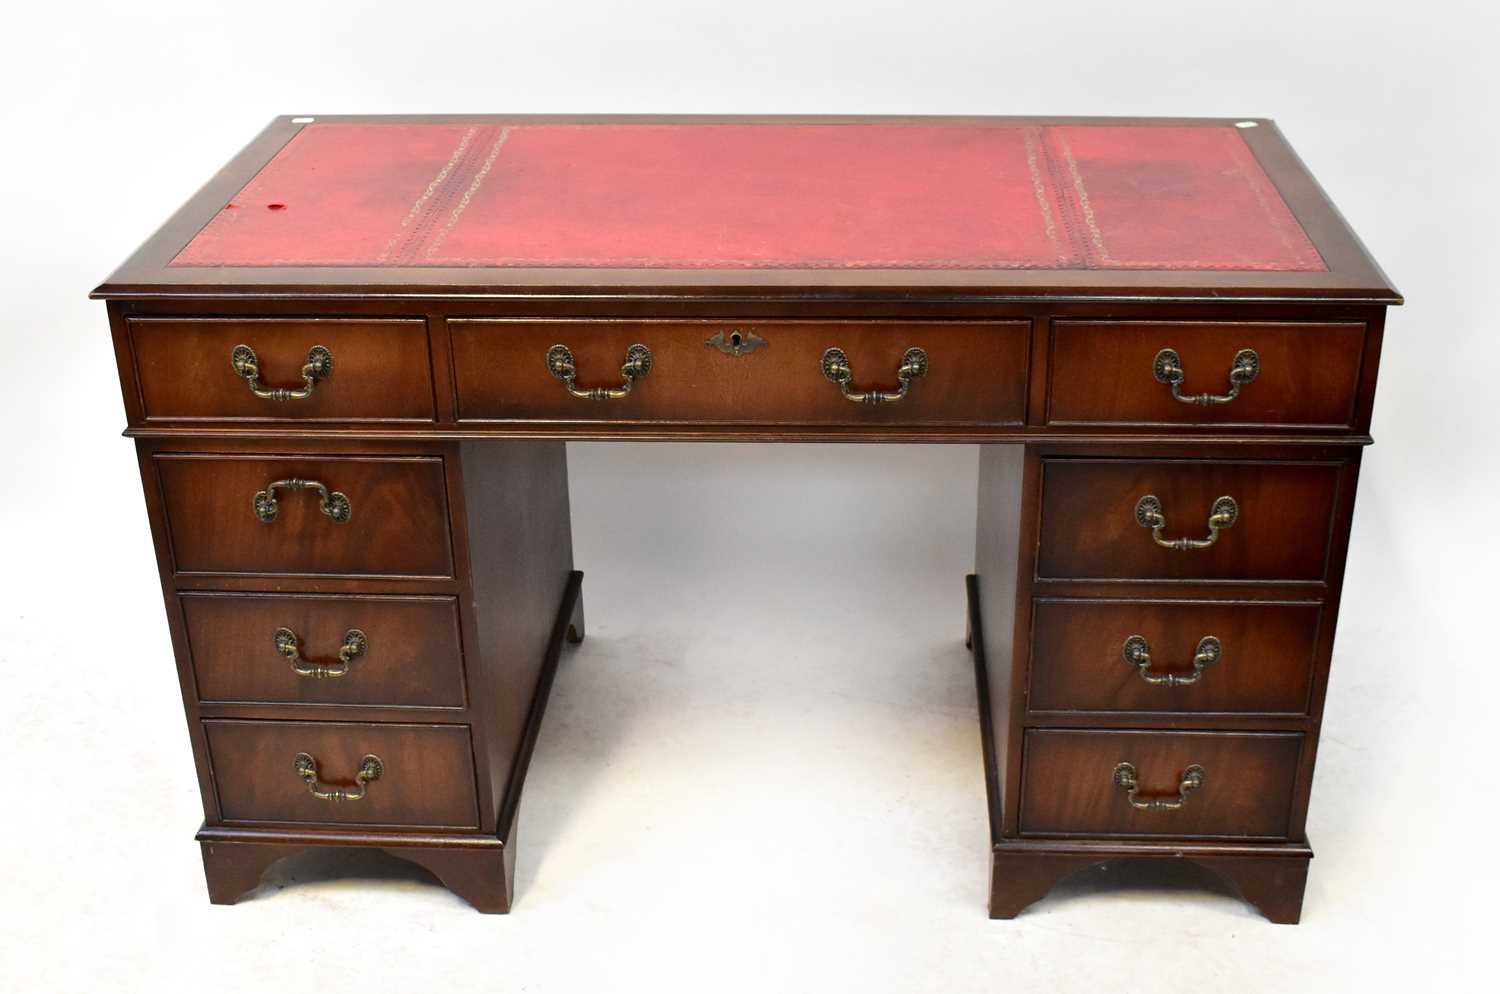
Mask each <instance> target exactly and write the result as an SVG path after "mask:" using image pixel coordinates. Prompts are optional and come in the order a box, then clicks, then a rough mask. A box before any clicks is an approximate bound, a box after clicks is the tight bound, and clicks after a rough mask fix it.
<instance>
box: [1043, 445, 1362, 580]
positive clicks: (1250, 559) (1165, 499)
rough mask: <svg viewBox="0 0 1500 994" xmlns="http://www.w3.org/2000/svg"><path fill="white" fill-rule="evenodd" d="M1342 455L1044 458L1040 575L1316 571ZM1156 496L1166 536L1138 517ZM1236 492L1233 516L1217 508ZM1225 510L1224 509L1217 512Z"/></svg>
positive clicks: (1315, 575) (1288, 575) (1205, 576)
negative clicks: (1175, 544)
mask: <svg viewBox="0 0 1500 994" xmlns="http://www.w3.org/2000/svg"><path fill="white" fill-rule="evenodd" d="M1338 491H1339V464H1337V463H1321V462H1273V461H1269V460H1267V461H1257V462H1249V461H1245V462H1240V461H1228V460H1186V459H1182V460H1179V459H1141V460H1126V459H1120V460H1115V459H1048V460H1045V461H1044V463H1043V471H1042V527H1041V547H1040V549H1039V552H1038V556H1037V575H1038V576H1040V577H1042V578H1044V579H1050V578H1056V579H1124V580H1146V579H1161V580H1195V579H1202V580H1282V581H1309V580H1310V581H1319V580H1322V579H1323V577H1324V574H1325V572H1326V570H1327V562H1328V548H1329V538H1330V531H1331V528H1332V524H1333V512H1334V508H1335V505H1336V503H1337V499H1338ZM1148 496H1149V497H1154V498H1155V503H1154V506H1155V507H1156V508H1159V518H1158V520H1161V521H1164V525H1163V526H1162V527H1161V528H1160V538H1161V540H1162V541H1168V542H1171V541H1176V540H1179V539H1184V540H1189V541H1193V542H1207V541H1209V540H1210V539H1211V540H1212V544H1211V545H1208V546H1206V547H1203V548H1187V549H1182V548H1166V547H1164V546H1162V545H1160V544H1158V542H1157V538H1156V536H1155V535H1154V534H1153V530H1152V528H1150V527H1149V526H1147V525H1143V524H1142V522H1149V521H1151V520H1152V517H1151V515H1150V514H1149V513H1148V512H1149V511H1150V509H1151V506H1150V502H1146V503H1145V504H1143V503H1142V498H1146V497H1148ZM1222 497H1229V498H1232V500H1233V502H1234V506H1235V514H1234V519H1233V523H1232V524H1228V525H1224V526H1223V527H1220V528H1219V529H1218V531H1217V534H1215V532H1214V530H1213V527H1212V526H1211V523H1210V521H1211V518H1213V516H1214V514H1215V510H1214V509H1215V508H1216V507H1220V506H1221V505H1219V504H1218V501H1219V499H1220V498H1222ZM1220 520H1222V519H1220Z"/></svg>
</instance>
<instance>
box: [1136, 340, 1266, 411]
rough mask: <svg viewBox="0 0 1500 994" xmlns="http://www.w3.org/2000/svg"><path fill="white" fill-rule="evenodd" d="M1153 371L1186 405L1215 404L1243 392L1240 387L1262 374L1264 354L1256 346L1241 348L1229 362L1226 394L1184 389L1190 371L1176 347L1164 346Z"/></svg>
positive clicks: (1153, 362) (1222, 402)
mask: <svg viewBox="0 0 1500 994" xmlns="http://www.w3.org/2000/svg"><path fill="white" fill-rule="evenodd" d="M1151 373H1152V375H1154V376H1155V377H1156V382H1158V383H1166V384H1169V385H1170V386H1171V387H1172V396H1173V397H1175V398H1176V399H1178V400H1180V401H1182V402H1183V403H1184V404H1197V405H1198V406H1199V407H1213V406H1214V405H1215V404H1227V403H1229V402H1230V401H1231V400H1234V398H1236V397H1238V396H1239V395H1240V387H1242V386H1244V385H1245V384H1246V383H1249V382H1250V381H1251V380H1253V379H1255V377H1256V376H1257V375H1258V374H1259V373H1260V356H1259V355H1257V354H1256V352H1255V350H1254V349H1240V350H1239V351H1238V352H1236V353H1235V354H1234V361H1233V362H1232V363H1230V364H1229V392H1228V393H1225V394H1212V393H1189V394H1185V393H1183V392H1182V381H1183V380H1185V379H1187V370H1185V369H1183V368H1182V357H1181V356H1179V355H1178V354H1177V352H1176V350H1174V349H1162V350H1161V351H1160V352H1158V353H1156V358H1155V359H1153V360H1152V361H1151Z"/></svg>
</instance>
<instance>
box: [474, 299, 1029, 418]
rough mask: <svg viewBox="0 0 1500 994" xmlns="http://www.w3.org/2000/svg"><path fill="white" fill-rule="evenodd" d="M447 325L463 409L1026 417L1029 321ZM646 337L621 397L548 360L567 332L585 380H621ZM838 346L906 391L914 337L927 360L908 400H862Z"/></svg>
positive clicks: (884, 386) (532, 413) (852, 362)
mask: <svg viewBox="0 0 1500 994" xmlns="http://www.w3.org/2000/svg"><path fill="white" fill-rule="evenodd" d="M448 331H449V334H450V336H451V339H452V345H453V367H454V370H453V375H454V384H455V390H456V392H457V407H458V418H459V420H460V421H509V420H519V421H526V420H544V421H610V422H616V423H618V422H643V421H644V422H650V421H656V422H681V421H691V422H712V423H721V424H772V425H775V424H786V425H814V424H821V425H865V424H878V425H881V424H931V425H1018V424H1020V423H1021V422H1022V421H1023V419H1024V417H1025V404H1026V380H1027V353H1028V349H1029V342H1030V337H1031V323H1030V322H1029V321H986V322H968V321H925V322H924V321H892V322H876V321H870V322H853V321H771V322H762V321H752V322H736V321H723V320H719V321H566V320H506V319H488V318H473V319H450V320H449V321H448ZM637 344H639V345H642V346H644V347H645V348H646V349H647V350H649V352H650V355H651V366H650V370H649V371H648V372H647V373H646V374H645V375H643V376H639V377H637V378H636V379H635V381H634V383H633V384H632V388H631V391H630V393H629V395H628V396H625V397H619V398H615V399H611V400H605V401H601V400H593V399H587V398H580V397H575V396H573V395H571V394H570V393H569V392H568V389H567V386H566V385H565V384H564V383H563V382H562V381H560V380H559V379H558V378H556V377H555V376H554V375H553V373H552V372H551V370H550V369H549V365H548V361H547V357H548V353H549V350H551V349H552V348H553V347H554V346H557V345H562V346H565V347H566V348H567V349H568V351H569V353H571V356H572V358H573V361H574V363H573V364H574V368H575V369H576V386H577V387H578V388H580V389H585V390H587V389H592V388H610V387H618V386H620V385H622V383H623V378H622V376H621V367H622V365H623V364H624V362H625V359H626V354H627V350H629V349H630V348H631V346H633V345H637ZM726 349H727V350H728V351H727V352H726V351H725V350H726ZM736 349H738V351H739V354H734V353H735V351H736ZM829 349H838V350H841V351H842V353H843V355H844V357H845V358H846V360H847V366H848V369H849V372H850V376H849V382H848V390H849V391H850V392H853V393H864V394H869V393H874V392H879V393H885V394H891V393H894V392H896V391H898V390H899V388H900V385H901V377H900V376H899V375H898V374H899V372H900V370H901V369H902V368H903V365H904V364H905V361H906V359H907V356H908V354H909V350H911V349H920V350H922V351H923V352H924V353H925V358H926V368H925V371H924V372H923V374H922V375H921V376H919V377H913V378H911V385H910V387H909V389H908V391H907V394H906V396H904V397H902V398H901V399H899V400H886V401H884V402H879V403H869V402H859V403H855V402H851V401H850V400H848V399H846V398H845V396H844V395H843V391H842V390H841V388H840V386H839V384H838V383H836V382H834V381H832V380H830V379H829V378H828V377H827V376H826V375H825V372H824V368H825V364H824V359H825V356H826V354H827V352H828V350H829Z"/></svg>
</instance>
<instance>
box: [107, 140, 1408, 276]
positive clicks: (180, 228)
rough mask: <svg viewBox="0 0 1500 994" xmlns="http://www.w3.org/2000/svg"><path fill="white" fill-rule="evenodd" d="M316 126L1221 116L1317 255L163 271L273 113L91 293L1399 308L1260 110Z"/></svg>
mask: <svg viewBox="0 0 1500 994" xmlns="http://www.w3.org/2000/svg"><path fill="white" fill-rule="evenodd" d="M309 117H312V118H314V119H315V120H316V121H317V122H319V123H323V124H328V123H361V122H371V123H442V122H454V121H465V122H479V123H524V124H598V123H612V124H832V125H838V124H941V125H946V126H984V125H990V126H993V125H1003V124H1034V125H1090V124H1110V125H1130V126H1231V125H1233V124H1235V123H1236V122H1239V121H1254V122H1255V124H1256V125H1257V126H1256V127H1254V128H1246V129H1244V130H1243V131H1242V135H1243V137H1244V139H1245V141H1246V143H1247V144H1248V145H1249V146H1250V148H1251V149H1252V151H1253V152H1254V154H1255V156H1256V159H1257V160H1258V161H1259V163H1260V165H1261V166H1262V168H1263V169H1264V171H1265V172H1266V174H1267V176H1269V177H1270V179H1271V180H1272V182H1273V183H1274V184H1275V185H1276V187H1277V189H1278V190H1279V191H1280V193H1281V194H1282V197H1283V198H1284V199H1285V201H1286V204H1287V206H1288V207H1289V208H1290V209H1291V211H1292V213H1293V214H1294V215H1295V217H1296V218H1297V220H1298V222H1299V223H1300V224H1301V225H1302V226H1303V228H1304V230H1305V231H1306V233H1307V235H1308V237H1309V238H1310V239H1311V240H1312V242H1313V244H1314V245H1315V246H1316V248H1317V250H1318V251H1319V253H1320V254H1321V255H1322V257H1323V259H1324V260H1325V262H1326V263H1327V266H1328V270H1327V271H1326V272H1285V271H1281V272H1276V271H1247V270H1233V271H1225V270H1216V271H1179V270H1120V269H1113V270H1111V269H1097V270H1063V269H1050V270H1049V269H1008V270H993V269H987V270H970V269H783V268H777V269H751V268H737V269H663V268H642V269H597V268H582V267H580V268H547V269H532V268H500V267H465V268H449V267H442V268H439V267H403V268H395V267H392V268H379V269H376V268H361V267H352V266H351V267H343V266H318V267H305V266H302V267H291V266H287V267H278V266H268V267H230V266H219V267H184V266H176V267H169V263H170V262H171V260H172V259H173V258H174V257H175V256H176V254H177V253H178V252H179V251H180V250H181V249H182V247H183V246H184V245H185V244H186V243H187V242H189V241H190V240H191V239H192V238H193V236H194V235H195V234H196V233H197V232H198V231H200V230H201V229H202V228H203V227H204V225H206V224H207V223H208V221H209V220H210V219H212V218H213V217H214V216H215V215H216V214H217V213H218V211H219V210H220V208H221V207H222V205H223V204H224V203H226V202H227V201H228V200H229V199H230V198H231V197H233V196H234V194H235V193H237V192H238V191H239V190H240V189H242V188H243V187H244V186H245V184H246V183H247V182H249V180H250V179H251V178H252V177H254V176H255V175H256V174H257V173H258V172H259V171H260V170H261V169H262V167H264V166H265V164H266V163H268V162H269V161H270V160H271V159H272V158H273V157H274V156H275V155H276V154H277V152H279V151H280V150H281V149H282V148H283V147H284V146H285V145H286V144H287V142H289V141H290V140H291V139H292V138H293V137H294V136H295V135H296V134H297V133H298V131H299V130H300V129H301V127H302V125H301V124H298V123H294V119H293V118H292V117H290V116H282V117H278V118H276V119H274V120H273V121H272V122H271V123H270V124H269V125H267V126H266V128H265V129H264V130H263V131H262V132H261V133H260V135H258V136H257V137H256V138H255V139H254V140H253V141H252V142H251V143H250V144H249V145H248V146H246V147H245V148H244V149H243V150H242V151H241V152H240V153H239V154H238V155H237V156H236V157H235V158H234V159H232V160H231V161H230V162H229V163H228V164H227V165H225V166H224V167H223V168H222V169H220V170H219V172H218V173H217V174H215V175H214V177H213V178H212V179H210V180H209V181H208V183H207V184H205V185H204V186H203V187H202V188H201V189H200V190H199V191H198V192H197V193H196V194H195V195H194V196H193V197H192V198H191V199H190V200H189V201H188V202H187V203H186V204H184V205H183V206H182V207H181V208H180V209H179V210H178V211H177V212H176V213H175V214H174V215H172V217H171V218H170V219H169V220H168V221H167V222H166V223H165V224H164V225H163V226H162V227H161V228H160V229H159V230H158V231H157V232H156V233H155V234H154V235H153V236H152V237H151V238H150V239H148V240H147V241H146V242H145V243H144V244H143V245H142V246H141V247H140V248H139V249H137V250H136V251H135V253H134V254H133V255H131V256H130V258H129V259H128V260H127V261H126V262H125V263H124V264H123V265H121V266H120V267H119V268H118V269H117V270H116V271H115V272H114V274H113V275H111V276H110V278H109V279H107V280H106V281H105V282H104V283H102V284H101V285H99V286H98V287H97V288H96V289H95V290H94V291H93V292H92V293H91V294H90V296H91V297H93V298H95V299H111V300H116V299H117V300H125V299H141V298H146V299H151V298H158V299H159V298H199V299H224V298H235V299H244V298H293V299H296V298H325V299H326V298H339V297H363V298H381V297H387V298H424V299H441V298H457V299H464V298H471V299H484V298H492V297H512V296H525V297H541V296H553V295H556V296H566V297H578V296H585V297H626V298H628V297H640V296H660V295H670V296H674V297H678V296H680V297H706V298H715V299H724V300H726V301H728V300H731V299H744V298H749V299H780V300H788V299H798V298H820V299H830V298H832V299H861V298H869V299H890V298H893V297H899V298H903V299H933V300H975V299H994V300H1037V301H1049V300H1056V301H1067V300H1088V301H1099V300H1111V299H1120V300H1129V301H1132V302H1143V301H1149V300H1152V299H1156V298H1161V299H1170V300H1197V301H1234V300H1241V299H1243V300H1254V301H1263V302H1264V301H1275V300H1286V301H1295V302H1300V303H1315V302H1318V301H1328V302H1332V303H1340V304H1348V303H1367V304H1400V303H1401V302H1402V298H1401V295H1400V293H1399V292H1398V291H1397V290H1396V288H1395V287H1394V286H1393V285H1392V284H1391V282H1390V280H1389V279H1388V278H1387V277H1386V276H1385V274H1384V273H1383V272H1382V271H1381V269H1380V267H1379V265H1378V264H1377V263H1376V262H1375V261H1374V259H1373V258H1372V257H1371V256H1370V254H1369V252H1368V251H1367V250H1366V249H1365V247H1364V246H1363V244H1362V243H1361V242H1360V240H1359V238H1358V236H1357V235H1355V233H1354V232H1353V230H1352V229H1351V228H1350V227H1349V225H1348V223H1347V222H1346V221H1345V220H1344V218H1343V216H1342V215H1341V214H1340V213H1339V211H1338V209H1337V208H1336V207H1335V206H1334V204H1333V202H1332V201H1331V200H1330V199H1329V198H1328V196H1327V194H1326V193H1325V192H1324V191H1323V189H1322V187H1321V186H1320V185H1319V184H1318V182H1317V180H1316V179H1314V178H1313V176H1312V175H1311V173H1310V172H1309V171H1308V170H1307V168H1306V167H1305V166H1304V165H1303V163H1302V161H1301V159H1300V158H1298V156H1297V154H1296V152H1295V151H1293V149H1292V148H1291V146H1290V145H1289V144H1288V143H1287V142H1286V140H1285V138H1284V137H1283V136H1282V134H1281V132H1280V129H1279V128H1277V127H1276V125H1275V123H1274V122H1273V121H1271V120H1269V119H1266V118H1101V117H937V116H780V115H777V116H698V115H381V116H367V115H309Z"/></svg>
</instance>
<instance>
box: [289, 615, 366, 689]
mask: <svg viewBox="0 0 1500 994" xmlns="http://www.w3.org/2000/svg"><path fill="white" fill-rule="evenodd" d="M273 640H274V642H275V645H276V651H277V652H279V653H281V654H282V655H283V656H285V657H286V658H287V659H288V660H289V661H290V662H291V664H292V672H293V673H295V674H297V675H298V676H310V677H315V678H317V679H319V680H321V679H323V678H324V677H331V676H344V675H346V674H347V673H348V672H349V663H350V662H351V661H352V660H353V659H355V658H356V657H358V656H363V655H364V654H365V650H366V649H367V648H369V645H370V640H369V639H367V638H365V633H364V632H362V631H360V630H359V629H358V628H351V629H349V630H348V631H347V632H345V633H344V644H343V645H341V646H339V661H338V662H336V663H313V662H309V661H307V660H305V659H303V658H302V650H301V647H300V646H299V645H298V644H297V635H296V633H295V632H293V631H292V630H291V629H290V628H278V629H276V635H275V636H274V637H273Z"/></svg>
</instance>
